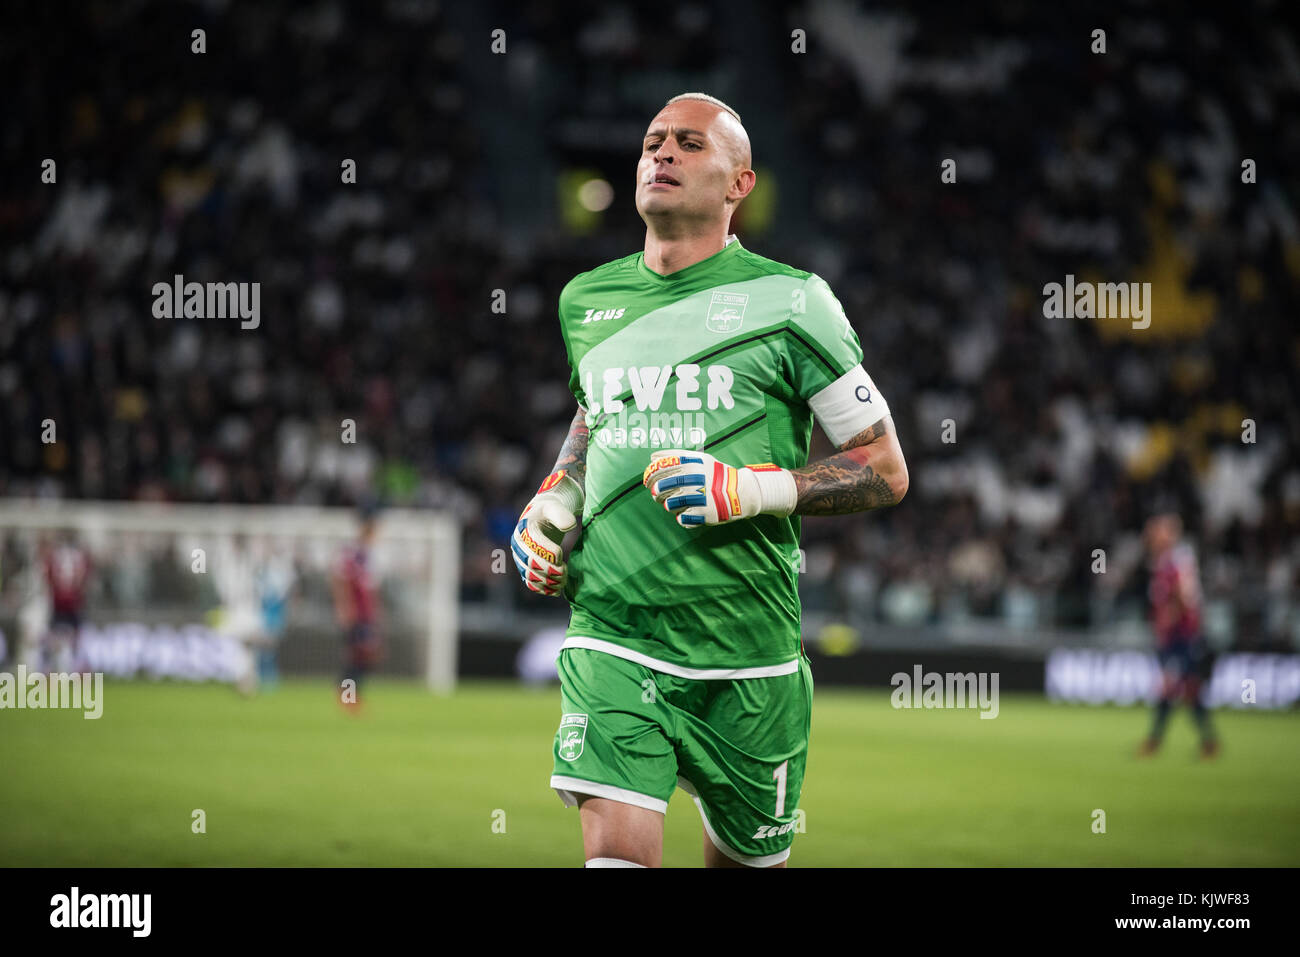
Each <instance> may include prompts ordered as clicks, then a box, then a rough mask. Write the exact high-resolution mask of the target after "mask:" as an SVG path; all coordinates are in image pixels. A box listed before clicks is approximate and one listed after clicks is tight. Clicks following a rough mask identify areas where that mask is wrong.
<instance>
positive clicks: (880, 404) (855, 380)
mask: <svg viewBox="0 0 1300 957" xmlns="http://www.w3.org/2000/svg"><path fill="white" fill-rule="evenodd" d="M808 407H809V408H810V409H812V411H813V415H815V416H816V417H817V421H818V422H819V423H820V424H821V427H822V430H823V431H824V432H825V433H826V436H827V438H829V439H830V440H831V443H832V444H833V445H835V446H840V445H843V444H844V443H845V442H847V441H848V440H849V439H851V438H853V436H855V435H857V434H858V433H859V432H861V431H862V430H863V429H869V428H871V427H872V426H873V425H875V424H876V423H877V422H879V421H880V420H881V419H883V418H884V417H885V416H887V415H889V403H888V402H886V401H885V397H884V396H883V395H881V394H880V390H879V389H877V388H876V384H875V383H874V382H872V381H871V376H869V375H867V370H866V369H864V368H862V366H861V365H858V366H855V367H853V368H852V369H850V370H849V371H848V372H846V373H844V375H842V376H840V377H839V378H838V379H836V380H835V381H834V382H832V383H831V384H830V385H828V386H827V387H826V388H824V389H822V390H821V391H820V392H818V393H817V394H816V395H814V396H813V397H812V398H811V399H809V400H808Z"/></svg>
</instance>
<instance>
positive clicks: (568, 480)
mask: <svg viewBox="0 0 1300 957" xmlns="http://www.w3.org/2000/svg"><path fill="white" fill-rule="evenodd" d="M583 499H584V495H583V492H582V487H581V486H580V485H579V484H578V483H577V482H575V481H574V480H573V478H572V477H570V476H569V475H568V474H567V473H566V472H565V470H564V469H560V470H559V471H558V472H552V473H551V474H550V475H548V476H547V477H546V481H544V482H543V483H542V484H541V487H540V488H538V489H537V494H536V495H534V496H533V497H532V500H531V501H530V502H529V503H528V504H527V505H526V506H524V511H523V514H521V515H520V516H519V522H518V524H516V525H515V530H514V532H513V533H512V534H511V536H510V552H511V554H513V555H514V559H515V567H516V568H518V569H519V575H520V577H521V578H523V580H524V584H525V585H527V586H528V587H529V588H531V589H532V590H533V591H535V592H537V593H538V594H541V595H548V596H551V595H558V594H560V592H561V590H562V589H563V588H564V581H565V576H566V574H567V568H566V566H565V563H564V550H563V548H562V543H563V541H564V533H565V532H567V531H569V530H570V529H572V528H574V527H575V526H576V525H577V524H578V516H580V515H581V514H582V503H583Z"/></svg>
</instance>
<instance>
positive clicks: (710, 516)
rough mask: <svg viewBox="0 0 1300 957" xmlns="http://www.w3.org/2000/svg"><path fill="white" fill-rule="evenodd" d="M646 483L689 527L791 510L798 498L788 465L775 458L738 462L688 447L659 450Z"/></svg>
mask: <svg viewBox="0 0 1300 957" xmlns="http://www.w3.org/2000/svg"><path fill="white" fill-rule="evenodd" d="M641 484H642V485H644V486H645V487H646V488H647V489H649V490H650V494H651V495H653V496H654V499H655V501H656V502H658V503H659V504H660V505H662V506H663V507H664V508H665V509H667V510H668V511H669V512H671V513H673V515H674V516H675V517H676V518H677V524H678V525H681V526H683V527H685V528H692V527H695V526H698V525H721V524H723V523H724V522H734V521H735V520H736V519H738V518H753V517H754V516H755V515H789V514H790V513H791V512H793V511H794V507H795V503H796V501H797V500H798V490H797V488H796V487H795V484H794V476H793V475H792V474H791V473H790V470H789V469H783V468H781V467H780V466H779V465H773V464H772V463H771V462H764V463H762V464H760V465H746V466H743V467H741V468H736V467H735V466H733V465H727V464H725V463H723V462H719V461H718V460H717V459H715V458H714V457H713V456H712V455H710V454H709V453H708V452H691V451H688V450H685V449H668V450H667V451H663V452H656V453H654V455H652V456H651V457H650V464H649V465H648V466H646V470H645V472H644V474H643V475H642V476H641Z"/></svg>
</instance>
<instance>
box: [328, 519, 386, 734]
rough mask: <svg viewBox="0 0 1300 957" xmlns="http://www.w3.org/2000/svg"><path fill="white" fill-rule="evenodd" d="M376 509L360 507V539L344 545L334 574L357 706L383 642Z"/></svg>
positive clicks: (337, 613) (346, 675) (346, 668)
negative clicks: (375, 566)
mask: <svg viewBox="0 0 1300 957" xmlns="http://www.w3.org/2000/svg"><path fill="white" fill-rule="evenodd" d="M375 527H376V512H375V509H373V508H363V509H362V510H361V532H360V536H359V537H358V540H357V541H356V542H354V543H352V544H350V545H347V546H345V547H344V550H343V554H342V555H341V556H340V558H339V562H338V564H337V565H336V566H335V569H334V574H333V576H332V578H331V586H332V589H333V592H334V614H335V618H336V619H337V621H338V623H339V626H340V627H341V628H342V629H343V634H344V639H343V640H344V658H345V660H344V668H343V680H344V681H347V680H348V679H349V678H350V679H352V680H353V681H354V682H355V686H354V688H355V692H356V698H355V702H349V701H348V698H347V697H346V696H345V697H344V699H343V701H344V704H345V705H348V706H350V707H351V709H352V710H355V709H356V707H358V706H359V705H360V704H361V681H362V679H363V678H364V677H365V675H366V674H367V673H368V672H369V671H370V670H371V668H373V667H374V665H375V664H376V663H377V662H378V661H379V657H380V652H381V650H382V644H381V640H380V632H379V591H378V587H377V585H376V584H375V579H374V576H373V574H372V572H371V555H370V550H371V546H372V545H373V544H374V540H375Z"/></svg>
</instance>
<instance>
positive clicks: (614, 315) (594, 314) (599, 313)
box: [582, 306, 627, 326]
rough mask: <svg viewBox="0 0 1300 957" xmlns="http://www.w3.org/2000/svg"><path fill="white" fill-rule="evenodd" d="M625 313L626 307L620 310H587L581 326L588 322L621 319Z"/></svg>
mask: <svg viewBox="0 0 1300 957" xmlns="http://www.w3.org/2000/svg"><path fill="white" fill-rule="evenodd" d="M625 312H627V307H626V306H624V307H623V308H622V309H588V310H587V314H586V315H585V316H583V317H582V324H583V325H584V326H585V325H586V324H587V323H589V322H600V321H601V320H602V319H622V318H623V313H625Z"/></svg>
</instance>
